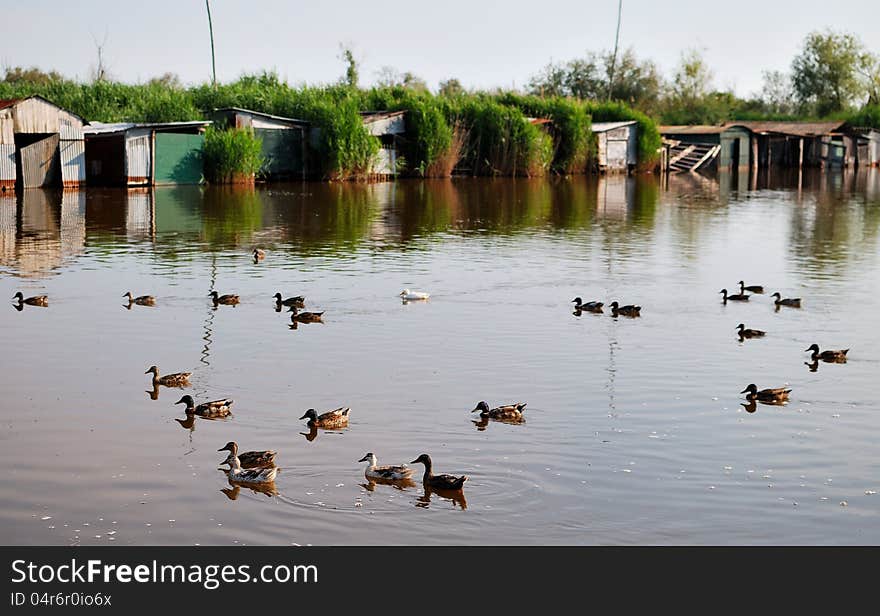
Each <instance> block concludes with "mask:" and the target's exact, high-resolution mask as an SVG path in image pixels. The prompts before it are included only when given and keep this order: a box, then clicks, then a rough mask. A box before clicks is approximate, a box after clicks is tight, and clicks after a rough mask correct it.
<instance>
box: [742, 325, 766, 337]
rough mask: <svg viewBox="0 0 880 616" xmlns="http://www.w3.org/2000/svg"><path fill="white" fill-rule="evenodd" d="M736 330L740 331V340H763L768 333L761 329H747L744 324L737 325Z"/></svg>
mask: <svg viewBox="0 0 880 616" xmlns="http://www.w3.org/2000/svg"><path fill="white" fill-rule="evenodd" d="M736 329H738V330H739V337H740V338H763V337H764V336H766V335H767V332H765V331H762V330H760V329H746V326H745V325H743V324H742V323H740V324H739V325H737V326H736Z"/></svg>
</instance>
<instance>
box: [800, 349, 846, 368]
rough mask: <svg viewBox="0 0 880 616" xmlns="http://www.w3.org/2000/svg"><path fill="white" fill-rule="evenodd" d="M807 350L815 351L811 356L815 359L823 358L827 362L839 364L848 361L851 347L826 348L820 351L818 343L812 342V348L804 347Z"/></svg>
mask: <svg viewBox="0 0 880 616" xmlns="http://www.w3.org/2000/svg"><path fill="white" fill-rule="evenodd" d="M807 351H812V352H813V354H812V355H811V356H810V359H811V360H813V361H816V360H817V359H821V360H822V361H825V362H834V363H839V364H842V363H845V362H846V354H847V353H849V349H841V350H839V351H832V350H825V351H822V352H821V353H820V352H819V345H818V344H811V345H810V348H808V349H804V352H807Z"/></svg>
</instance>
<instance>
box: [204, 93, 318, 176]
mask: <svg viewBox="0 0 880 616" xmlns="http://www.w3.org/2000/svg"><path fill="white" fill-rule="evenodd" d="M208 115H209V117H210V118H211V120H213V122H214V124H215V125H217V126H221V127H222V126H226V127H229V128H251V129H253V131H254V135H255V136H256V137H258V138H259V139H260V141H261V142H262V155H263V158H264V159H265V161H266V162H265V163H264V164H263V168H262V170H261V171H260V172H259V174H258V175H260V176H261V177H262V178H264V179H267V180H288V179H306V178H307V177H308V176H309V172H310V171H309V154H308V138H309V131H310V130H311V123H309V122H307V121H305V120H297V119H294V118H285V117H281V116H276V115H271V114H268V113H261V112H259V111H251V110H250V109H241V108H239V107H225V108H222V109H214V110H213V111H212V112H210V113H209V114H208ZM316 167H317V166H316Z"/></svg>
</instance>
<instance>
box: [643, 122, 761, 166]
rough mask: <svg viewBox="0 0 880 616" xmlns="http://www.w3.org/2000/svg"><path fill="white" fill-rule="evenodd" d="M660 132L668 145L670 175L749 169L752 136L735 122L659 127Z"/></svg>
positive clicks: (667, 164)
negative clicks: (685, 172)
mask: <svg viewBox="0 0 880 616" xmlns="http://www.w3.org/2000/svg"><path fill="white" fill-rule="evenodd" d="M659 130H660V134H661V135H662V136H663V138H664V139H665V140H666V141H667V143H668V144H669V152H668V159H667V163H666V166H667V169H668V170H669V171H670V172H673V173H676V172H681V171H697V170H706V169H714V170H721V169H730V168H733V169H734V170H737V169H747V168H748V167H749V160H750V156H751V155H750V151H751V147H752V134H751V131H750V130H749V129H747V128H744V127H743V126H741V125H740V124H738V123H736V124H735V123H730V124H723V125H718V126H713V125H684V126H660V127H659Z"/></svg>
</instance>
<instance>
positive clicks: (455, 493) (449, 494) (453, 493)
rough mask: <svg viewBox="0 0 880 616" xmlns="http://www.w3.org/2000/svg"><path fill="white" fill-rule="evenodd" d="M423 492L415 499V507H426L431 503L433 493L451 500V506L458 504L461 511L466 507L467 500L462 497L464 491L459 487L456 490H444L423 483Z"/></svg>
mask: <svg viewBox="0 0 880 616" xmlns="http://www.w3.org/2000/svg"><path fill="white" fill-rule="evenodd" d="M423 486H424V488H425V493H424V494H423V495H422V496H420V497H418V498H417V499H416V507H421V508H423V509H427V508H428V507H430V505H431V497H432V496H434V495H435V494H436V495H437V496H439V497H440V498H442V499H445V500H450V501H452V508H453V509H454V508H455V506H456V505H458V506H459V507H460V508H461V510H462V511H464V510H465V509H467V500H466V499H465V497H464V491H463V490H462V489H461V488H459V489H457V490H446V489H443V488H432V487H431V486H430V485H428V484H423Z"/></svg>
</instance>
